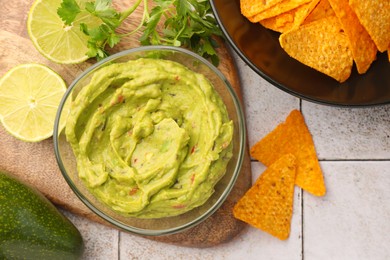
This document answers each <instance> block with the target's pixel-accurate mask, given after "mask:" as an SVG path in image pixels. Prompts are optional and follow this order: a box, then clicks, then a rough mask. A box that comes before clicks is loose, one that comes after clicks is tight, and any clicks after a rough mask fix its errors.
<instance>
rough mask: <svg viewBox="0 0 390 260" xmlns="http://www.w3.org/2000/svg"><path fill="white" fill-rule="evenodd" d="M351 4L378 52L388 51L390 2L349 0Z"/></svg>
mask: <svg viewBox="0 0 390 260" xmlns="http://www.w3.org/2000/svg"><path fill="white" fill-rule="evenodd" d="M349 4H350V6H351V7H352V9H353V10H354V11H355V13H356V15H357V17H358V18H359V20H360V23H361V24H362V25H363V26H364V28H366V30H367V32H368V34H369V35H370V36H371V38H372V39H373V41H374V42H375V44H376V46H377V48H378V50H379V51H380V52H384V51H385V50H387V48H388V47H389V45H390V1H389V0H349Z"/></svg>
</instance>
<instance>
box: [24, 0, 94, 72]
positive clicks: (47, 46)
mask: <svg viewBox="0 0 390 260" xmlns="http://www.w3.org/2000/svg"><path fill="white" fill-rule="evenodd" d="M76 2H77V3H78V4H79V5H80V6H83V5H84V4H85V2H86V0H77V1H76ZM60 5H61V0H36V1H35V2H34V3H33V5H32V6H31V9H30V12H29V14H28V19H27V30H28V34H29V35H30V38H31V40H32V42H33V43H34V45H35V47H36V48H37V49H38V51H39V52H40V53H41V54H42V55H43V56H45V57H46V58H48V59H49V60H51V61H54V62H56V63H62V64H72V63H80V62H83V61H85V60H86V59H88V56H87V55H86V53H87V51H88V47H87V43H88V36H87V35H85V34H84V33H83V32H82V31H81V30H80V23H85V24H87V25H88V27H95V26H98V25H99V24H100V23H101V21H100V20H99V19H98V18H96V17H94V16H92V15H90V14H89V13H88V12H86V11H83V12H80V13H79V14H78V15H77V17H76V19H75V21H74V22H73V24H72V25H70V26H68V25H66V24H65V23H64V22H63V21H62V20H61V18H60V17H59V15H58V14H57V9H58V8H59V7H60Z"/></svg>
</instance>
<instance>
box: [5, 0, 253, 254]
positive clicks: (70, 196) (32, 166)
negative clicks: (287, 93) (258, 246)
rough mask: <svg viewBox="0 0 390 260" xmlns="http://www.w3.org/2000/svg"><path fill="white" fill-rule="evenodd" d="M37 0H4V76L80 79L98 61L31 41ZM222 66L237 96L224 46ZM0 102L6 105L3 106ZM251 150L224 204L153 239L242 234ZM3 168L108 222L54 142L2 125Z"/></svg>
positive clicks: (133, 41) (221, 238)
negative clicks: (71, 176)
mask: <svg viewBox="0 0 390 260" xmlns="http://www.w3.org/2000/svg"><path fill="white" fill-rule="evenodd" d="M133 1H134V0H132V1H124V0H118V1H115V0H114V3H115V5H116V6H117V8H118V10H121V9H124V8H126V6H128V5H131V4H132V2H133ZM32 2H33V1H32V0H14V1H9V0H0V3H1V6H2V8H0V18H1V19H0V46H1V47H0V76H2V75H3V74H4V73H5V72H6V71H8V70H9V69H11V68H12V67H14V66H16V65H18V64H23V63H32V62H33V63H41V64H45V65H47V66H49V67H51V68H52V69H53V70H54V71H56V72H57V73H59V74H60V75H61V76H62V77H63V78H64V80H65V81H66V83H67V84H68V85H69V84H70V83H71V82H72V81H73V80H74V79H75V77H76V76H77V75H78V74H79V73H81V72H82V71H83V70H85V69H86V68H87V67H89V66H91V65H92V63H93V62H94V61H92V60H90V61H86V62H83V63H81V64H77V65H59V64H55V63H53V62H50V61H49V60H47V59H46V58H44V57H43V56H42V55H40V53H39V52H38V51H37V50H36V49H35V48H34V46H33V44H32V42H31V41H30V39H29V36H28V33H27V28H26V21H27V14H28V11H29V9H30V7H31V5H32ZM141 16H142V8H138V10H136V11H135V13H134V14H133V15H132V16H131V20H130V19H128V20H129V21H126V23H125V24H124V25H123V26H122V28H121V29H123V28H126V30H129V29H131V28H135V27H136V26H137V22H138V21H140V20H141ZM138 38H139V34H138V35H135V36H132V37H128V38H126V39H123V40H122V42H121V43H120V44H119V45H118V46H116V47H115V49H113V50H110V52H111V53H115V52H118V51H120V50H125V49H129V48H132V47H136V46H139V43H138ZM219 56H220V58H221V64H220V65H219V69H220V70H221V71H222V73H224V75H225V76H226V77H227V79H228V80H229V81H230V83H231V84H232V85H233V87H234V89H235V90H236V92H237V94H238V96H239V97H240V98H242V96H241V93H240V85H239V79H238V76H237V72H236V68H235V65H234V62H233V60H232V58H231V55H230V53H229V51H228V49H227V48H226V46H225V45H223V44H222V46H221V47H220V48H219ZM0 105H1V104H0ZM247 150H248V149H246V157H245V161H244V165H243V168H242V171H241V173H240V176H239V178H238V180H237V183H236V185H235V187H234V189H233V191H232V192H231V194H230V195H229V197H228V198H227V200H226V201H225V202H224V204H223V205H222V207H221V208H220V209H219V210H218V211H217V212H216V213H214V214H213V215H212V216H211V217H210V218H208V219H207V220H206V221H204V222H202V223H201V224H199V225H198V226H196V227H193V228H191V229H189V230H187V231H184V232H182V233H178V234H174V235H167V236H161V237H150V239H153V240H158V241H161V242H166V243H172V244H176V245H182V246H189V247H209V246H213V245H217V244H220V243H223V242H226V241H228V240H230V239H232V238H233V237H234V236H235V235H237V234H238V233H239V232H240V231H241V230H242V229H243V228H244V227H245V225H244V224H243V223H242V222H240V221H238V220H236V219H235V218H234V217H233V215H232V207H233V205H234V204H235V202H236V201H237V200H238V199H239V198H240V197H241V196H242V195H243V194H244V192H245V191H246V190H247V189H248V188H249V186H250V184H251V168H250V158H249V156H248V153H247ZM0 170H3V171H6V172H9V173H11V174H13V175H15V176H17V177H18V178H20V179H22V180H23V181H25V182H26V183H28V184H30V185H32V186H34V187H36V188H37V189H38V190H39V191H41V192H42V193H43V194H44V195H45V196H46V197H47V198H48V199H50V200H51V201H52V202H53V203H54V204H56V205H58V206H60V207H63V208H64V209H66V210H69V211H70V212H73V213H75V214H78V215H80V216H84V217H86V218H88V219H90V220H93V221H96V222H99V223H102V224H106V225H109V224H108V223H106V222H105V221H104V220H102V219H101V218H100V217H98V216H97V215H95V214H94V213H93V212H92V211H90V210H89V209H88V208H87V207H86V206H85V205H84V204H83V203H82V202H81V201H80V200H79V199H78V198H77V197H76V195H75V194H74V193H73V191H72V190H71V189H70V188H69V186H68V184H67V183H66V181H65V180H64V178H63V177H62V174H61V172H60V170H59V168H58V166H57V163H56V159H55V155H54V147H53V141H52V140H51V139H48V140H44V141H42V142H38V143H26V142H22V141H19V140H17V139H15V138H14V137H12V136H10V135H9V134H8V133H7V132H6V131H5V130H4V128H3V127H2V126H0Z"/></svg>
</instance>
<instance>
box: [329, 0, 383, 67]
mask: <svg viewBox="0 0 390 260" xmlns="http://www.w3.org/2000/svg"><path fill="white" fill-rule="evenodd" d="M329 3H330V5H331V6H332V8H333V10H334V12H335V13H336V16H337V17H338V18H339V21H340V23H341V26H342V28H343V30H344V32H345V34H346V35H347V36H348V39H349V43H350V46H351V51H352V57H353V59H354V60H355V63H356V67H357V70H358V72H359V73H360V74H363V73H365V72H366V71H367V70H368V68H369V67H370V65H371V63H372V62H373V61H374V60H375V59H376V53H377V48H376V45H375V43H374V41H373V40H372V39H371V37H370V35H369V34H368V33H367V31H366V29H364V27H363V26H362V25H361V24H360V22H359V19H358V17H357V16H356V14H355V13H354V12H353V10H352V8H351V7H350V6H349V4H348V0H329Z"/></svg>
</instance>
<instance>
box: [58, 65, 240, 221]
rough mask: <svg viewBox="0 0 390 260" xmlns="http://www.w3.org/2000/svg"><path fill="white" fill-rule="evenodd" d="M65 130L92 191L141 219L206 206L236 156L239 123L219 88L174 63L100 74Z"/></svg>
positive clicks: (73, 109)
mask: <svg viewBox="0 0 390 260" xmlns="http://www.w3.org/2000/svg"><path fill="white" fill-rule="evenodd" d="M65 129H66V130H65V131H66V137H67V140H68V142H69V143H70V145H71V147H72V149H73V152H74V154H75V157H76V159H77V168H78V173H79V177H80V178H81V179H82V180H83V182H84V183H85V184H86V186H87V187H88V189H89V190H90V191H91V192H92V193H93V194H94V196H96V197H97V198H98V199H99V200H100V201H103V202H104V203H105V204H107V205H108V206H110V207H111V208H112V209H113V210H115V211H117V212H119V213H122V214H125V215H128V216H134V217H139V218H160V217H167V216H174V215H178V214H182V213H184V212H187V211H189V210H191V209H193V208H195V207H198V206H200V205H202V204H203V203H205V202H206V200H207V199H208V198H209V197H210V196H211V195H212V193H213V191H214V186H215V185H216V183H217V182H218V181H219V180H220V178H221V177H222V176H223V175H224V173H225V171H226V165H227V163H228V161H229V160H230V158H231V156H232V135H233V123H232V121H231V120H229V118H228V115H227V111H226V107H225V105H224V104H223V102H222V100H221V98H220V97H219V96H218V94H217V92H216V91H215V90H214V88H213V86H212V85H211V84H210V83H209V81H208V80H207V79H206V78H205V77H204V76H203V75H201V74H197V73H195V72H193V71H191V70H189V69H188V68H186V67H184V66H183V65H181V64H179V63H176V62H172V61H167V60H159V59H147V58H142V59H138V60H133V61H129V62H125V63H117V64H111V65H108V66H106V67H103V68H102V69H100V70H98V71H96V72H95V73H94V74H93V76H92V79H91V81H90V83H89V84H88V85H87V86H85V87H84V88H83V89H82V90H81V91H80V92H79V93H78V94H77V97H76V98H75V100H74V101H73V103H72V107H71V112H70V115H69V117H68V120H67V123H66V128H65Z"/></svg>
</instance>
